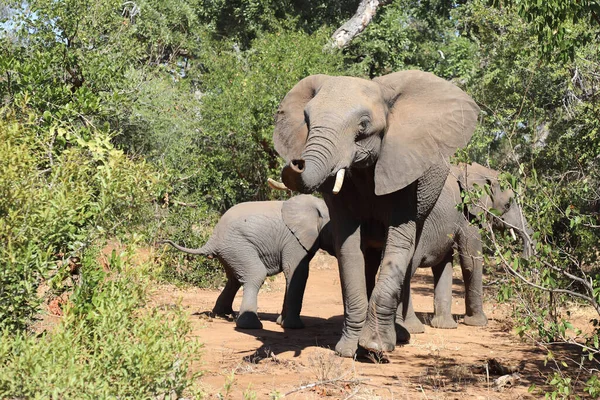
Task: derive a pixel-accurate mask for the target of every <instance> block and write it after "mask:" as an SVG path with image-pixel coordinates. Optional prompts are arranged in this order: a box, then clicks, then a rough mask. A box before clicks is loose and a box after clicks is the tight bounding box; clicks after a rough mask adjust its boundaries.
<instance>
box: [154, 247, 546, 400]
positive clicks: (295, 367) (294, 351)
mask: <svg viewBox="0 0 600 400" xmlns="http://www.w3.org/2000/svg"><path fill="white" fill-rule="evenodd" d="M459 277H460V271H459V270H458V268H457V269H456V270H455V280H454V295H455V296H454V300H453V304H452V312H453V313H454V314H455V318H456V319H457V320H458V321H459V322H461V320H462V315H463V313H464V301H463V295H464V291H463V285H462V280H461V279H460V278H459ZM284 286H285V280H284V277H283V275H282V274H280V275H278V276H277V277H275V278H274V279H269V280H267V282H265V284H264V285H263V288H262V289H261V292H260V294H259V299H258V306H259V317H260V318H261V320H262V322H263V325H264V328H263V329H261V330H236V327H235V323H234V322H233V321H232V320H227V319H223V318H211V317H210V316H209V311H210V310H212V307H213V305H214V302H215V300H216V298H217V296H218V293H219V291H218V290H204V289H197V288H184V289H180V288H176V287H174V286H171V285H161V286H159V287H157V288H156V290H155V292H154V296H153V303H154V304H155V305H157V306H165V305H167V306H168V305H169V304H174V303H176V302H177V301H179V300H180V301H181V304H182V305H183V307H185V308H186V309H187V310H188V311H189V312H190V314H191V323H192V333H191V335H192V336H193V337H195V338H197V339H198V340H199V341H200V342H201V343H203V344H204V347H203V350H202V357H201V362H200V363H199V365H196V366H195V368H196V369H197V370H201V371H202V372H203V375H202V376H201V377H200V378H199V380H200V382H199V385H200V386H201V387H202V388H203V390H204V392H205V393H206V397H208V398H231V399H240V398H244V397H246V398H256V399H269V398H281V397H282V396H284V395H286V396H285V397H286V398H292V399H317V398H324V397H326V398H330V399H338V398H341V399H347V398H348V399H349V398H353V399H391V398H393V399H520V398H521V399H534V398H540V397H543V395H541V394H540V392H534V393H528V388H529V387H530V385H531V384H532V383H535V384H536V385H537V386H538V387H539V386H543V385H544V382H545V378H546V376H547V374H548V373H550V370H549V368H546V367H544V365H543V364H544V357H545V354H546V353H545V352H544V351H542V350H540V349H538V348H536V347H534V346H532V345H529V344H525V343H523V342H521V341H520V340H519V338H518V337H517V336H515V335H514V333H513V332H512V331H511V329H510V325H509V323H508V322H507V319H506V317H507V307H509V306H506V305H505V306H503V307H498V306H496V305H495V304H494V303H493V302H491V301H488V302H486V304H485V312H486V314H487V316H488V318H489V320H490V321H489V324H488V326H486V327H469V326H466V325H464V324H462V323H459V325H458V329H453V330H440V329H434V328H431V327H430V326H427V325H426V328H425V329H426V331H425V333H423V334H418V335H413V337H412V339H411V341H410V343H409V344H407V345H404V346H397V347H396V349H395V350H394V351H393V352H392V353H390V354H388V357H389V361H390V362H389V363H387V364H375V363H372V362H369V361H362V360H359V361H355V360H351V359H342V358H340V357H337V356H336V355H335V353H334V351H333V350H332V349H333V348H334V347H335V344H336V342H337V340H338V339H339V337H340V332H341V327H342V321H343V305H342V297H341V288H340V282H339V275H338V271H337V262H336V260H335V259H334V258H333V257H329V256H327V255H323V254H319V255H317V257H315V259H314V260H313V262H312V264H311V270H310V277H309V279H308V283H307V288H306V294H305V297H304V306H303V309H302V318H303V321H304V323H305V325H306V328H305V329H301V330H284V329H282V328H281V327H280V326H278V325H277V324H276V323H275V320H276V319H277V316H278V313H279V312H280V311H281V304H282V301H283V295H284ZM432 288H433V283H432V276H431V272H430V271H429V270H428V269H423V270H420V271H419V272H418V273H417V275H416V276H415V278H414V279H413V284H412V290H413V296H414V306H415V310H416V311H417V315H419V317H420V318H421V319H422V320H423V321H424V322H427V321H428V319H429V318H431V313H432V312H433V291H432ZM240 301H241V291H240V293H238V297H237V298H236V301H235V303H234V310H237V309H239V304H240ZM490 358H493V359H496V360H498V361H500V362H501V363H502V364H503V365H510V366H514V365H518V364H519V363H520V362H522V361H524V362H525V367H524V369H523V370H521V371H520V373H519V376H520V380H518V381H515V382H514V384H513V385H512V386H505V387H504V388H503V389H501V390H498V389H497V388H496V387H495V385H494V380H495V379H496V378H498V375H493V374H490V375H489V376H488V375H487V374H486V373H485V370H483V372H482V371H481V370H479V371H476V370H475V369H473V368H472V367H473V366H474V365H477V364H479V365H481V364H483V363H484V362H486V360H488V359H490ZM322 381H330V382H329V383H325V384H323V383H320V384H316V383H318V382H322ZM315 384H316V385H315ZM278 396H279V397H278Z"/></svg>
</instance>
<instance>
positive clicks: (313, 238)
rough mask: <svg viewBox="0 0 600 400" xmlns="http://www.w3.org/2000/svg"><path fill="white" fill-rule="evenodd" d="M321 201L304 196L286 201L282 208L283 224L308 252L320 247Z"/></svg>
mask: <svg viewBox="0 0 600 400" xmlns="http://www.w3.org/2000/svg"><path fill="white" fill-rule="evenodd" d="M319 201H322V200H320V199H318V198H316V197H314V196H311V195H308V194H302V195H299V196H294V197H292V198H291V199H289V200H286V201H284V202H283V207H282V208H281V214H282V217H283V222H284V223H285V225H286V226H287V227H288V228H289V230H290V231H292V233H293V234H294V236H296V239H298V241H299V242H300V244H301V245H302V247H304V249H305V250H306V251H308V252H311V251H316V250H317V248H318V246H319V229H320V226H321V219H322V218H323V216H322V215H321V212H320V210H319V203H318V202H319Z"/></svg>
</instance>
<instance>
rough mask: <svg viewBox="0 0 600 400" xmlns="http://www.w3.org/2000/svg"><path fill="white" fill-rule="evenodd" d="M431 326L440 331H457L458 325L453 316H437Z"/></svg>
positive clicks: (432, 320)
mask: <svg viewBox="0 0 600 400" xmlns="http://www.w3.org/2000/svg"><path fill="white" fill-rule="evenodd" d="M431 326H432V327H434V328H438V329H456V328H458V324H457V323H456V321H454V318H452V315H436V316H435V317H433V318H432V319H431Z"/></svg>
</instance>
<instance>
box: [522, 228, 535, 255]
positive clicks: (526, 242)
mask: <svg viewBox="0 0 600 400" xmlns="http://www.w3.org/2000/svg"><path fill="white" fill-rule="evenodd" d="M519 235H520V236H521V239H522V240H523V258H529V257H531V256H532V255H533V249H534V248H535V240H534V239H533V237H532V236H533V229H531V227H530V226H529V225H528V224H527V222H525V226H524V227H523V229H522V230H521V231H520V232H519Z"/></svg>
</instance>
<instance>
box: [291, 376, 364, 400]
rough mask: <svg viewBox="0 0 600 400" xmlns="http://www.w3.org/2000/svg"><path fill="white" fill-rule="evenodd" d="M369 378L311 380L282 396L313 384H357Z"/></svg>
mask: <svg viewBox="0 0 600 400" xmlns="http://www.w3.org/2000/svg"><path fill="white" fill-rule="evenodd" d="M370 380H371V379H368V378H365V379H350V380H349V379H329V380H326V381H318V382H313V383H309V384H306V385H302V386H300V387H298V388H296V389H294V390H290V391H289V392H287V393H286V394H284V395H283V397H285V396H289V395H290V394H292V393H296V392H301V391H302V390H306V389H310V388H314V387H315V386H319V385H329V384H333V383H348V384H357V383H363V382H366V381H370Z"/></svg>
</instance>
